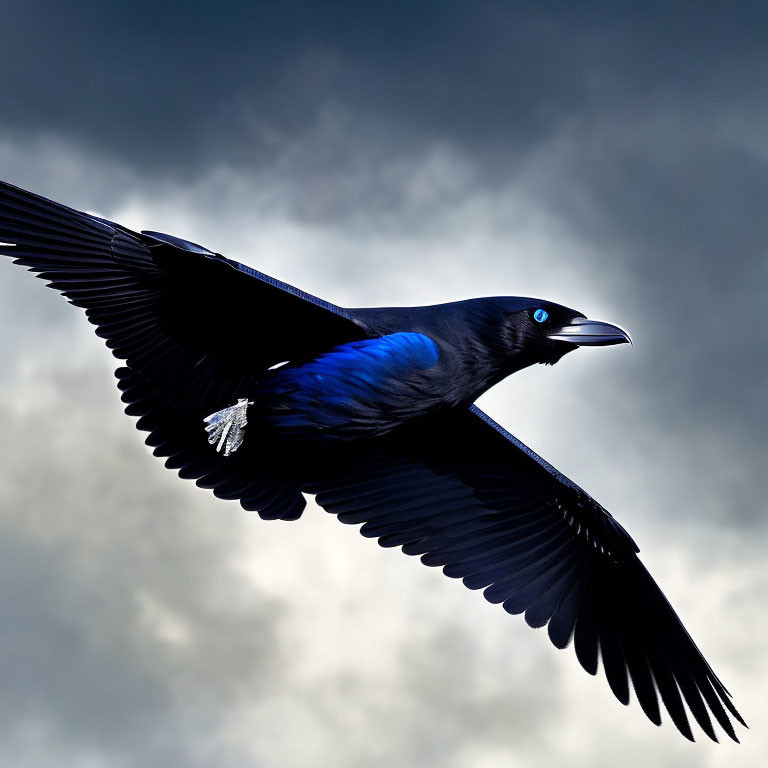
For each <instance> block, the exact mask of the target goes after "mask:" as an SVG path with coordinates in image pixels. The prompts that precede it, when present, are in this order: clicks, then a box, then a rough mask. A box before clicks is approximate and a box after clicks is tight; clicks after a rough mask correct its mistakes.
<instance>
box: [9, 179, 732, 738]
mask: <svg viewBox="0 0 768 768" xmlns="http://www.w3.org/2000/svg"><path fill="white" fill-rule="evenodd" d="M0 243H3V244H5V245H0V252H5V253H7V254H8V255H9V256H11V257H13V258H15V260H16V262H17V263H20V264H22V265H25V266H27V267H28V268H30V269H31V270H33V271H35V272H37V273H38V274H39V276H40V277H42V278H43V279H45V280H47V281H49V284H50V285H51V287H54V288H56V289H58V290H60V291H61V292H62V293H64V295H65V296H67V298H68V299H69V300H70V301H71V302H72V303H73V304H76V305H78V306H80V307H83V308H84V309H85V310H86V313H87V315H88V318H89V320H90V321H91V322H92V323H94V324H95V325H96V326H97V333H98V334H99V335H100V336H102V337H103V338H105V339H106V341H107V344H108V346H109V347H110V348H111V349H112V350H113V352H114V354H115V355H116V356H117V357H119V358H120V359H122V360H124V361H125V365H124V367H122V368H120V369H118V371H117V374H116V375H117V378H118V381H119V387H120V389H121V390H122V391H123V400H124V402H126V404H127V407H126V412H127V413H128V414H130V415H134V416H138V417H139V421H138V423H137V426H138V428H139V429H142V430H146V431H147V432H149V435H148V437H147V443H148V444H149V445H150V446H152V447H153V449H154V453H155V454H156V455H157V456H160V457H163V458H164V459H165V463H166V466H168V467H169V468H172V469H176V470H178V472H179V475H180V476H182V477H186V478H191V479H195V480H196V482H197V484H198V485H199V486H201V487H204V488H210V489H212V490H213V492H214V493H215V494H216V495H217V496H219V497H221V498H230V499H237V500H239V501H240V503H241V504H242V505H243V507H245V508H246V509H253V510H256V511H258V513H259V514H260V515H261V516H262V517H264V518H267V519H274V518H282V519H295V518H297V517H299V516H300V515H301V513H302V510H303V509H304V506H305V499H304V494H315V496H316V500H317V502H318V504H320V506H322V507H324V508H325V509H326V510H328V511H329V512H332V513H334V514H336V515H338V517H339V519H340V520H342V521H343V522H347V523H354V524H362V527H361V532H362V533H363V535H365V536H368V537H375V538H377V539H378V540H379V542H380V543H381V544H382V545H383V546H399V547H402V549H403V551H404V552H406V553H407V554H412V555H420V556H421V558H422V561H423V562H424V563H425V564H427V565H439V566H442V567H443V569H444V571H445V573H446V574H447V575H449V576H452V577H456V578H462V579H463V580H464V583H465V584H466V585H467V586H468V587H470V588H472V589H479V588H482V589H484V590H485V596H486V598H487V599H488V600H490V601H491V602H498V603H502V604H503V607H504V608H505V609H506V610H507V611H509V612H510V613H524V614H525V618H526V620H527V622H528V623H529V624H530V625H531V626H538V627H540V626H544V625H547V631H548V634H549V637H550V639H551V640H552V642H553V643H554V644H555V645H556V646H557V647H561V648H562V647H565V646H566V645H567V644H568V643H570V642H571V641H572V642H573V644H574V647H575V650H576V655H577V657H578V659H579V661H580V663H581V665H582V666H583V667H584V668H585V669H586V670H587V671H588V672H590V673H592V674H594V673H595V672H596V671H597V667H598V658H600V659H602V665H603V668H604V671H605V675H606V677H607V679H608V682H609V684H610V686H611V689H612V690H613V692H614V694H615V695H616V697H617V698H618V699H619V700H621V701H622V702H624V703H627V702H628V700H629V693H630V683H631V685H632V687H633V688H634V690H635V693H636V695H637V698H638V700H639V703H640V705H641V706H642V708H643V710H644V712H645V713H646V715H647V716H648V717H649V718H650V719H651V720H652V721H653V722H655V723H659V722H660V721H661V711H660V706H659V699H661V703H662V704H663V705H664V706H665V707H666V709H667V711H668V712H669V714H670V716H671V718H672V720H673V721H674V723H675V725H676V726H677V727H678V729H679V730H680V731H681V732H682V733H683V734H684V735H685V736H686V737H688V738H691V739H692V738H693V737H692V732H691V730H690V726H689V724H688V720H687V716H686V711H685V706H684V703H683V702H685V703H686V704H687V706H688V708H689V710H690V712H691V713H692V714H693V716H694V718H695V719H696V720H697V722H698V723H699V725H700V726H701V727H702V728H703V729H704V731H705V732H706V733H707V735H709V736H710V737H711V738H713V739H714V738H716V736H715V731H714V728H713V725H712V722H711V719H710V714H711V715H713V716H714V718H715V720H716V721H717V722H718V723H719V725H720V726H721V727H722V728H723V730H724V731H725V732H726V733H727V734H728V735H729V736H731V737H732V738H734V739H736V735H735V732H734V729H733V726H732V723H731V720H730V717H733V718H735V719H736V720H738V721H739V722H742V723H743V720H742V719H741V717H740V716H739V714H738V712H737V711H736V709H735V708H734V706H733V704H732V703H731V700H730V695H729V694H728V692H727V691H726V690H725V688H724V687H723V686H722V684H721V683H720V681H719V680H718V679H717V677H716V676H715V674H714V673H713V672H712V669H711V668H710V667H709V665H708V664H707V662H706V661H705V659H704V658H703V656H702V655H701V653H700V652H699V650H698V648H697V647H696V646H695V644H694V643H693V641H692V640H691V638H690V636H689V635H688V633H687V632H686V630H685V629H684V627H683V626H682V624H681V623H680V620H679V619H678V617H677V616H676V614H675V613H674V611H673V609H672V608H671V606H670V605H669V603H668V602H667V600H666V598H665V597H664V595H663V594H662V593H661V591H660V590H659V588H658V586H657V585H656V584H655V582H654V581H653V579H652V578H651V576H650V575H649V574H648V572H647V571H646V570H645V568H644V566H643V565H642V563H641V562H640V560H639V559H638V557H637V552H638V549H637V547H636V545H635V543H634V542H633V540H632V539H631V537H630V536H629V535H628V534H627V533H626V531H625V530H624V529H623V528H622V527H621V525H619V523H618V522H616V520H615V519H614V518H613V517H612V516H611V515H610V514H609V513H608V512H607V511H606V510H605V509H603V507H602V506H600V504H598V503H597V502H596V501H595V500H594V499H592V498H591V497H590V496H589V495H588V494H586V493H585V492H584V491H583V490H582V489H581V488H579V487H578V486H577V485H576V484H575V483H573V482H572V481H571V480H569V479H568V478H566V477H565V476H563V475H562V474H561V473H559V472H558V471H557V470H555V469H554V468H553V467H551V466H550V465H549V464H548V463H547V462H545V461H544V460H543V459H541V458H540V457H539V456H537V455H536V454H535V453H534V452H533V451H531V450H530V449H528V448H527V447H526V446H524V445H523V444H522V443H520V442H519V441H518V440H516V439H515V438H514V437H512V436H511V435H510V434H508V433H507V432H506V431H505V430H503V429H502V428H501V427H499V426H498V425H497V424H495V423H494V422H493V421H492V420H491V419H490V418H489V417H487V416H486V415H485V414H484V413H482V412H481V411H479V410H478V409H477V408H476V407H475V406H473V405H472V403H473V402H474V400H475V399H476V398H477V397H478V396H479V395H480V394H482V393H483V392H484V391H486V390H487V389H488V388H489V387H491V386H493V385H494V384H495V383H497V382H498V381H500V380H501V379H503V378H504V377H505V376H508V375H509V374H511V373H514V372H515V371H517V370H520V369H522V368H524V367H527V366H529V365H532V364H535V363H544V364H554V363H555V362H557V361H558V360H559V359H560V358H561V357H562V356H563V355H564V354H567V353H568V352H570V351H573V350H575V349H576V348H577V347H578V346H584V345H606V344H616V343H621V342H624V341H628V340H629V338H628V336H627V335H626V334H625V333H624V332H623V331H621V330H620V329H618V328H617V327H615V326H611V325H608V324H605V323H598V322H594V321H590V320H587V319H586V318H585V317H584V315H582V314H581V313H579V312H577V311H575V310H572V309H568V308H567V307H563V306H560V305H557V304H553V303H551V302H547V301H541V300H538V299H528V298H514V297H512V298H510V297H495V298H486V299H472V300H468V301H463V302H455V303H452V304H444V305H439V306H434V307H413V308H377V309H344V308H341V307H337V306H335V305H332V304H329V303H328V302H325V301H322V300H320V299H316V298H315V297H313V296H310V295H308V294H305V293H303V292H302V291H299V290H297V289H295V288H293V287H292V286H288V285H286V284H284V283H281V282H279V281H277V280H275V279H273V278H271V277H269V276H267V275H263V274H262V273H259V272H257V271H255V270H253V269H250V268H249V267H246V266H244V265H242V264H239V263H237V262H234V261H230V260H228V259H225V258H224V257H223V256H221V255H219V254H215V253H212V252H211V251H208V250H207V249H205V248H202V247H200V246H197V245H195V244H193V243H189V242H187V241H184V240H180V239H178V238H175V237H173V236H169V235H164V234H162V233H157V232H145V233H135V232H132V231H130V230H128V229H126V228H124V227H121V226H120V225H118V224H114V223H112V222H108V221H104V220H101V219H98V218H96V217H93V216H90V215H87V214H84V213H80V212H77V211H73V210H71V209H69V208H66V207H64V206H60V205H58V204H56V203H52V202H51V201H48V200H45V199H44V198H40V197H37V196H35V195H32V194H30V193H27V192H24V191H23V190H19V189H17V188H15V187H12V186H11V185H8V184H2V183H0Z"/></svg>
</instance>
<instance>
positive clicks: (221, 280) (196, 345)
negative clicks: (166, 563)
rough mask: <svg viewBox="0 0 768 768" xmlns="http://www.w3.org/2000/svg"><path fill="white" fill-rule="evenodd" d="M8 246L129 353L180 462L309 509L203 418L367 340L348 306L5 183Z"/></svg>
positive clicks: (270, 511)
mask: <svg viewBox="0 0 768 768" xmlns="http://www.w3.org/2000/svg"><path fill="white" fill-rule="evenodd" d="M0 253H5V254H6V255H8V256H10V257H12V258H13V259H14V260H15V262H16V263H17V264H22V265H24V266H26V267H28V268H29V269H30V270H31V271H33V272H36V273H37V275H38V277H41V278H42V279H43V280H46V281H48V285H49V286H50V287H52V288H55V289H57V290H59V291H61V293H63V294H64V296H66V297H67V299H68V300H69V301H70V302H71V303H72V304H75V305H76V306H79V307H83V308H84V309H85V311H86V315H87V316H88V319H89V320H90V321H91V322H92V323H93V324H94V325H96V326H97V330H96V333H97V334H98V335H99V336H102V337H103V338H104V339H106V342H107V345H108V346H109V347H110V348H111V349H112V351H113V353H114V354H115V356H116V357H118V358H121V359H122V360H124V361H125V363H126V367H125V368H121V369H120V370H119V371H118V372H117V375H118V378H119V380H120V387H121V389H122V390H123V400H124V401H125V402H127V403H128V404H129V405H128V408H127V409H126V410H127V412H128V413H129V414H132V415H137V416H141V417H142V418H141V419H140V420H139V425H138V426H139V428H141V429H147V430H150V431H151V434H150V436H149V437H148V438H147V442H148V443H150V444H151V445H154V446H155V454H156V455H159V456H163V457H168V461H167V465H168V466H170V467H173V468H176V469H179V470H180V474H182V475H183V476H185V477H191V478H199V479H201V484H204V485H206V487H211V488H213V489H214V492H216V491H218V490H219V489H224V490H223V491H222V493H231V491H228V490H227V489H229V488H231V487H232V486H238V487H239V491H240V495H239V496H238V498H242V499H243V500H244V505H245V506H248V507H249V508H255V507H260V508H261V509H262V510H263V511H264V514H265V515H267V516H296V514H298V513H300V511H301V508H302V507H303V499H302V498H301V494H299V493H298V492H297V491H296V490H295V488H294V489H287V488H286V487H283V486H275V481H274V480H271V481H270V480H269V478H268V477H267V476H265V477H264V479H263V482H262V483H261V484H259V483H258V482H257V480H258V478H256V477H254V474H253V472H252V471H251V472H249V470H248V467H247V466H246V465H245V462H244V460H243V459H242V458H241V459H238V460H235V457H229V458H228V459H226V460H225V459H223V458H222V457H221V456H219V455H218V454H216V452H215V451H212V450H211V448H210V446H209V445H208V443H207V442H206V435H205V432H204V431H203V424H202V420H203V418H205V417H206V416H207V415H208V414H210V413H212V412H213V411H215V410H217V409H220V408H222V407H225V406H228V405H232V404H233V403H234V402H235V400H236V399H237V397H238V396H240V395H242V394H243V392H245V391H247V390H248V388H249V386H251V385H253V383H254V382H256V381H258V380H259V379H260V377H262V376H263V375H264V373H265V371H266V370H267V369H268V368H269V367H270V366H272V365H275V364H277V363H280V362H282V361H283V360H286V359H295V358H296V359H303V358H312V357H314V356H315V355H317V354H319V353H321V352H323V351H325V350H328V349H330V348H332V347H334V346H338V345H340V344H345V343H349V342H351V341H356V340H359V339H361V338H364V333H363V331H362V330H361V329H360V327H359V326H358V325H356V324H355V323H354V322H353V321H352V320H351V319H350V317H349V315H348V313H347V312H346V311H345V310H344V309H341V308H340V307H336V306H334V305H332V304H329V303H327V302H324V301H322V300H320V299H317V298H315V297H313V296H310V295H309V294H306V293H303V292H302V291H299V290H297V289H295V288H293V287H292V286H290V285H286V284H285V283H281V282H279V281H277V280H274V279H273V278H271V277H268V276H267V275H263V274H261V273H260V272H257V271H256V270H253V269H250V268H249V267H247V266H245V265H243V264H238V263H237V262H235V261H231V260H229V259H225V258H224V257H223V256H220V255H218V254H215V253H212V252H210V251H208V250H206V249H205V248H201V247H200V246H196V245H194V244H193V243H188V242H186V241H183V240H179V239H178V238H175V237H172V236H168V235H163V234H161V233H141V234H139V233H136V232H132V231H131V230H129V229H126V228H125V227H122V226H120V225H118V224H114V223H112V222H108V221H105V220H102V219H99V218H97V217H95V216H90V215H88V214H86V213H81V212H78V211H75V210H72V209H71V208H67V207H65V206H62V205H58V204H57V203H54V202H51V201H50V200H46V199H45V198H42V197H39V196H37V195H33V194H31V193H29V192H25V191H24V190H21V189H18V188H17V187H14V186H12V185H10V184H6V183H3V182H0ZM264 485H266V486H267V488H268V489H269V490H268V491H267V492H266V493H265V491H264ZM280 488H282V491H281V490H280Z"/></svg>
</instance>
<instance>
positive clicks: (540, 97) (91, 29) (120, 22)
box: [0, 0, 766, 176]
mask: <svg viewBox="0 0 768 768" xmlns="http://www.w3.org/2000/svg"><path fill="white" fill-rule="evenodd" d="M764 22H765V9H764V8H762V6H760V4H752V6H751V7H747V6H742V7H741V10H740V11H739V12H735V11H731V10H730V9H726V8H725V7H714V6H707V7H703V6H701V5H696V6H693V5H683V6H680V5H676V6H674V7H672V8H670V7H669V5H667V4H653V3H648V4H644V5H643V6H642V7H639V6H638V7H636V8H629V7H619V6H616V5H615V4H610V3H587V4H578V5H575V4H572V3H557V4H554V5H552V4H548V5H547V6H546V7H544V6H541V5H540V4H536V3H514V4H510V3H502V2H483V3H476V4H473V6H472V8H471V9H470V8H468V7H467V6H466V5H465V4H463V3H444V2H425V3H419V4H418V6H414V5H413V4H412V3H387V4H379V5H374V6H370V5H365V6H361V5H359V4H355V3H347V2H339V3H328V4H325V3H324V4H317V3H311V2H292V3H291V2H289V3H280V4H274V3H232V4H228V6H227V12H224V13H222V11H221V9H218V8H217V7H216V6H214V5H211V4H210V3H204V2H195V3H187V4H185V6H184V9H183V10H181V11H180V9H179V7H178V5H176V4H173V3H165V2H164V3H133V4H131V5H130V6H128V5H120V4H118V5H114V4H113V5H109V6H105V5H103V4H98V3H94V2H88V1H83V0H79V1H76V2H72V3H68V4H67V5H66V7H63V6H61V5H59V4H56V3H51V2H45V1H43V0H38V2H31V3H28V4H25V5H23V6H17V7H16V8H14V9H12V10H9V11H8V13H7V14H6V16H5V18H4V43H5V44H4V46H3V49H2V52H0V73H2V74H0V86H1V87H2V92H3V94H4V104H5V109H4V110H3V118H2V121H0V122H1V124H2V125H3V127H4V129H5V130H6V131H7V132H9V133H10V134H11V135H14V136H17V137H21V136H28V135H29V134H30V132H40V131H47V132H52V133H55V134H56V135H59V136H63V137H66V138H67V140H70V141H74V142H75V143H80V144H82V145H84V146H85V147H86V148H88V149H95V150H98V151H103V152H108V153H110V154H112V155H115V156H118V157H121V158H122V159H124V160H125V161H126V162H127V163H129V164H130V165H131V166H133V167H141V168H142V169H143V170H144V171H145V172H151V173H168V172H173V173H175V174H177V175H182V176H189V174H190V173H194V172H199V171H200V170H201V169H202V168H204V167H205V166H206V165H207V164H209V163H211V162H222V161H224V162H235V163H246V164H249V165H253V166H256V167H258V166H260V165H263V164H265V163H267V164H268V163H269V162H271V161H272V159H273V158H274V156H275V154H277V153H280V152H281V151H283V150H284V149H285V148H286V147H290V146H291V144H292V143H293V142H296V141H302V140H303V138H304V137H305V136H306V135H307V132H308V130H310V131H311V129H313V128H314V127H315V126H316V125H317V124H318V123H320V122H322V120H323V116H324V115H325V114H326V113H327V111H328V110H331V111H332V112H333V111H337V112H338V113H340V114H342V115H344V116H345V118H346V120H347V121H348V127H349V128H350V129H351V131H350V132H344V135H337V136H336V137H335V138H336V140H335V141H333V140H332V139H333V137H326V141H325V142H324V143H323V144H322V145H316V146H315V147H314V150H315V158H314V159H315V162H316V163H317V164H320V165H321V166H322V164H323V163H324V161H328V165H327V166H326V167H331V166H332V165H333V164H334V162H335V159H336V157H337V156H338V155H339V154H341V153H343V151H344V147H345V146H346V142H347V140H348V138H349V133H352V134H357V135H358V136H364V137H365V144H366V145H367V146H368V147H371V148H374V147H379V148H386V147H389V148H390V149H391V148H392V147H396V148H403V147H410V148H411V149H418V147H420V146H423V145H424V144H425V143H428V142H431V141H434V140H436V139H437V140H444V141H449V142H454V143H456V144H458V145H460V146H461V147H463V148H464V149H469V150H471V151H473V152H475V153H479V154H481V155H484V156H485V157H486V159H488V160H490V159H491V158H492V162H486V169H487V170H489V171H490V170H491V169H493V168H497V169H498V163H499V161H500V160H504V161H505V162H504V165H505V166H506V165H508V162H509V161H510V160H514V159H516V158H517V159H519V157H520V154H521V152H523V151H525V149H526V148H527V147H530V146H531V145H535V144H538V143H539V142H541V141H545V142H546V141H547V140H548V139H549V138H551V136H552V135H553V133H554V132H556V131H557V130H558V127H559V126H560V125H561V124H562V123H564V122H566V121H568V120H571V119H574V118H578V117H580V116H584V115H595V114H596V113H600V112H611V111H613V110H614V109H616V108H617V107H620V106H623V105H628V104H632V105H634V107H635V108H636V109H638V110H643V109H644V108H647V107H648V105H650V104H654V103H659V102H662V103H666V104H670V105H676V104H678V103H679V102H680V100H681V99H683V100H684V101H686V102H693V103H695V104H700V105H707V104H711V103H712V101H713V100H717V101H718V102H719V103H720V104H734V103H736V104H738V103H742V102H743V101H744V99H745V98H754V96H755V95H756V93H757V92H758V91H759V82H760V79H759V75H758V73H759V72H760V71H761V70H763V71H764V68H765V64H766V59H765V54H764V50H763V46H762V37H761V35H760V33H759V31H758V30H759V29H760V28H761V24H763V23H764Z"/></svg>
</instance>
